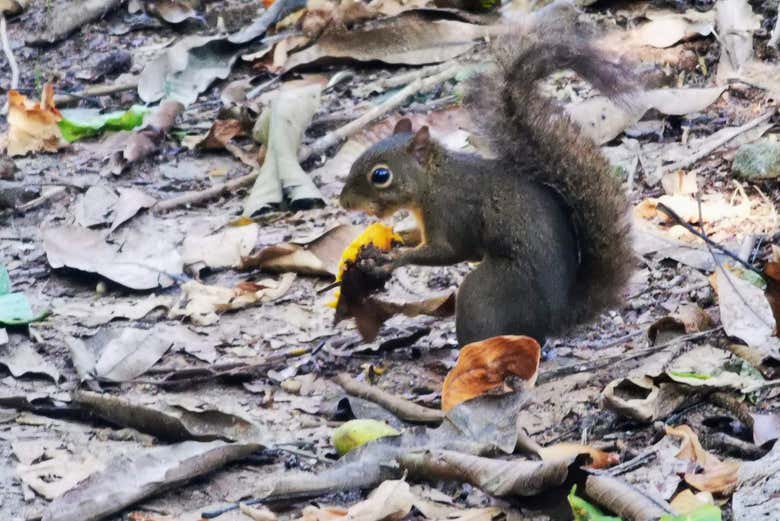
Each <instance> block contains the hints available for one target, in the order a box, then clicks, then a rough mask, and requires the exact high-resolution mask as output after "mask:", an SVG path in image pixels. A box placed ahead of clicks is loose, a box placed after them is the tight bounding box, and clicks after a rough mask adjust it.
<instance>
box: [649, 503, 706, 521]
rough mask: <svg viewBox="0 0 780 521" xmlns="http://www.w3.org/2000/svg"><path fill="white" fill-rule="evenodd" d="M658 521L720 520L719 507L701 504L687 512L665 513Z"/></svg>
mask: <svg viewBox="0 0 780 521" xmlns="http://www.w3.org/2000/svg"><path fill="white" fill-rule="evenodd" d="M660 521H721V514H720V509H719V508H718V507H716V506H715V505H702V506H700V507H699V508H697V509H696V510H694V511H693V512H688V513H687V514H679V515H673V514H666V515H664V516H661V520H660Z"/></svg>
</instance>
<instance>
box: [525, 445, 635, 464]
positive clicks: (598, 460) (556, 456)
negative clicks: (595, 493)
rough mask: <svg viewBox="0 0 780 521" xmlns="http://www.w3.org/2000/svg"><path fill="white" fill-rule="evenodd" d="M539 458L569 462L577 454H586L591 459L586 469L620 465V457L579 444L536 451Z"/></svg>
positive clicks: (551, 446) (554, 446)
mask: <svg viewBox="0 0 780 521" xmlns="http://www.w3.org/2000/svg"><path fill="white" fill-rule="evenodd" d="M538 452H539V456H540V457H541V458H542V459H543V460H547V461H553V460H561V459H565V460H568V461H571V460H572V459H573V458H574V457H576V456H577V455H579V454H588V455H590V458H591V463H590V465H588V466H587V468H591V469H604V468H607V467H611V466H613V465H617V464H618V463H620V455H619V454H616V453H614V452H606V451H603V450H601V449H597V448H595V447H591V446H590V445H582V444H580V443H556V444H555V445H550V446H548V447H541V448H540V449H538Z"/></svg>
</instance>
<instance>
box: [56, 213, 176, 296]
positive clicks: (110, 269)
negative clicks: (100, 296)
mask: <svg viewBox="0 0 780 521" xmlns="http://www.w3.org/2000/svg"><path fill="white" fill-rule="evenodd" d="M134 223H138V219H136V220H135V221H134ZM148 224H149V223H148V222H144V223H139V224H138V226H137V228H134V229H132V230H127V229H126V228H123V230H124V231H126V232H127V233H126V234H125V236H124V237H122V239H123V240H122V242H108V241H107V240H106V238H105V237H104V234H103V233H101V232H99V231H96V230H90V229H88V228H82V227H80V226H69V225H64V226H52V227H48V228H44V229H43V230H41V236H42V239H43V248H44V250H45V251H46V258H47V259H48V262H49V265H50V266H51V267H52V268H55V269H56V268H63V267H68V268H73V269H77V270H81V271H86V272H89V273H97V274H99V275H102V276H103V277H106V278H107V279H110V280H113V281H114V282H117V283H119V284H121V285H123V286H126V287H128V288H131V289H138V290H144V289H152V288H156V287H168V286H171V285H172V284H174V282H175V280H174V278H173V277H178V276H180V275H181V273H182V267H183V265H182V260H181V256H180V255H179V252H178V251H176V249H175V248H174V244H173V241H171V242H169V240H170V237H169V236H168V233H169V231H167V230H164V229H162V228H157V229H155V228H152V227H151V226H148Z"/></svg>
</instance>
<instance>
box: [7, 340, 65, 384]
mask: <svg viewBox="0 0 780 521" xmlns="http://www.w3.org/2000/svg"><path fill="white" fill-rule="evenodd" d="M0 365H4V366H5V367H6V368H8V371H9V372H10V373H11V375H13V376H14V377H16V378H18V377H20V376H24V375H28V374H39V375H46V376H48V377H49V378H51V379H52V380H54V381H55V382H58V381H59V379H60V372H59V370H57V368H56V367H55V366H54V365H53V364H51V363H50V362H47V361H46V360H45V359H44V358H43V357H42V356H41V355H40V354H38V352H37V351H35V350H34V349H33V348H32V347H30V346H29V345H28V344H27V343H21V344H13V345H11V344H5V345H0Z"/></svg>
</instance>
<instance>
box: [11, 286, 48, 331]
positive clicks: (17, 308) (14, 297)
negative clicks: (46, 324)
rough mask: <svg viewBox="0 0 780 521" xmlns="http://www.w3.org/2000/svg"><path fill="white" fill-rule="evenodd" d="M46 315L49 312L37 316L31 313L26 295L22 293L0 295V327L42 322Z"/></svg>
mask: <svg viewBox="0 0 780 521" xmlns="http://www.w3.org/2000/svg"><path fill="white" fill-rule="evenodd" d="M48 315H49V311H43V312H41V313H38V314H37V315H36V314H35V313H33V310H32V308H31V307H30V302H29V301H28V300H27V295H25V294H24V293H7V294H5V295H0V325H2V326H21V325H24V324H29V323H30V322H37V321H39V320H43V319H44V318H46V317H47V316H48Z"/></svg>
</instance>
